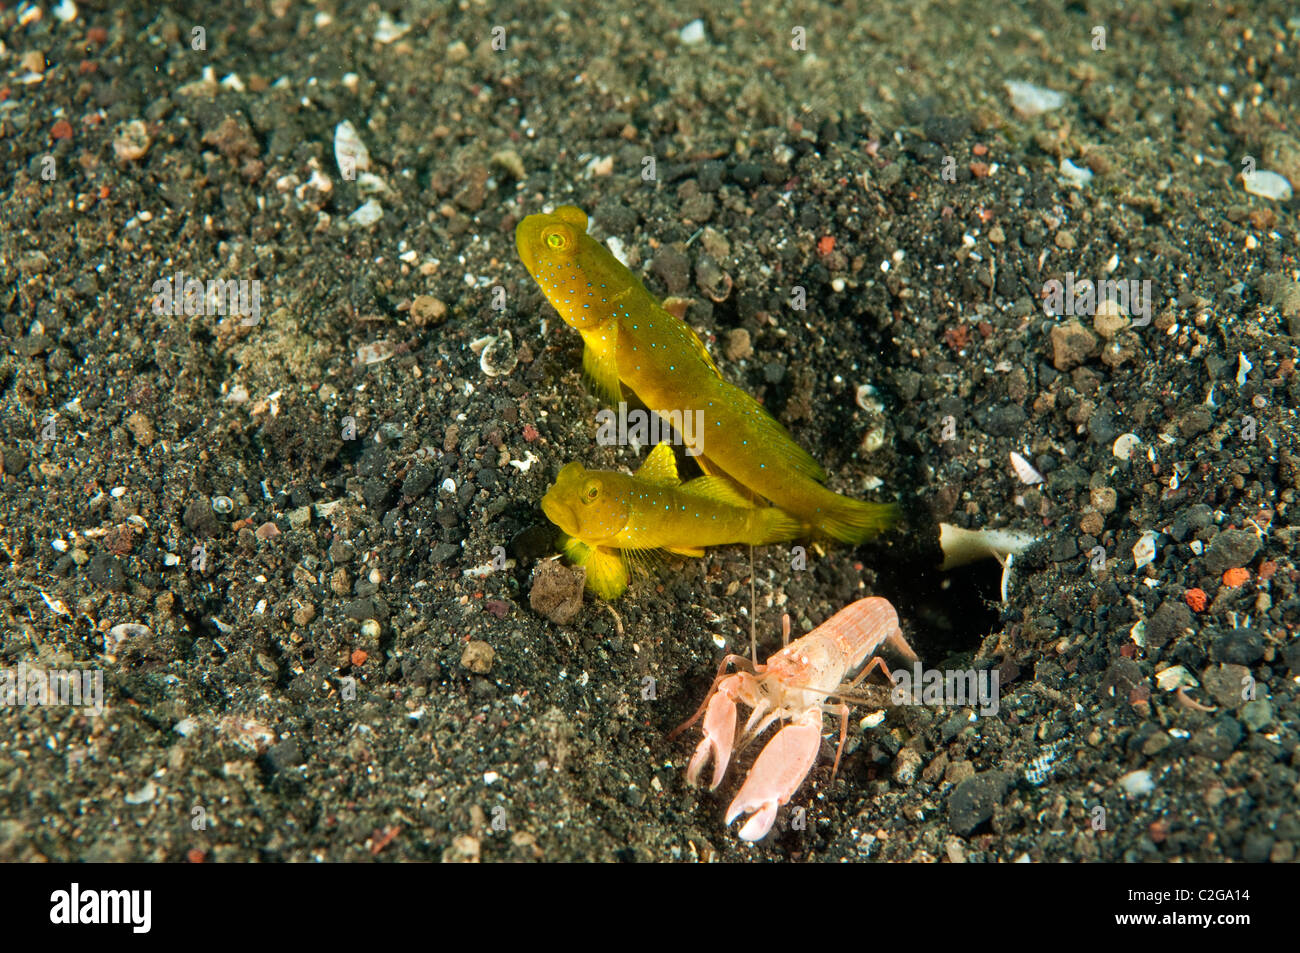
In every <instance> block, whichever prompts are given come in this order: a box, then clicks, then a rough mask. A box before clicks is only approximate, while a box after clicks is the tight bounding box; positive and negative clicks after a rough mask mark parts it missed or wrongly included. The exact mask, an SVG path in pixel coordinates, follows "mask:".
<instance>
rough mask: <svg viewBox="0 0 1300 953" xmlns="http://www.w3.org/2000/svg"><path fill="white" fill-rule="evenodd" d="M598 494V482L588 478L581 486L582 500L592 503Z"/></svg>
mask: <svg viewBox="0 0 1300 953" xmlns="http://www.w3.org/2000/svg"><path fill="white" fill-rule="evenodd" d="M598 496H600V484H599V483H597V482H596V481H595V480H588V481H587V485H586V486H584V487H583V488H582V502H584V503H594V502H596V497H598Z"/></svg>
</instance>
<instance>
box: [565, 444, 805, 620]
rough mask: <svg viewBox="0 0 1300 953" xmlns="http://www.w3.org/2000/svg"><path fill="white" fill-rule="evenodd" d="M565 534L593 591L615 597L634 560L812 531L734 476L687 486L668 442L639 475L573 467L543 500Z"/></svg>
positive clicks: (696, 481)
mask: <svg viewBox="0 0 1300 953" xmlns="http://www.w3.org/2000/svg"><path fill="white" fill-rule="evenodd" d="M542 511H543V512H544V513H546V516H547V518H548V519H550V521H551V522H552V523H554V524H555V525H556V526H558V527H559V528H560V529H561V530H562V531H563V532H564V534H565V539H564V541H563V543H562V546H563V548H564V551H565V554H566V555H567V556H568V557H569V558H570V559H571V560H572V561H573V562H575V563H577V564H578V565H581V566H585V567H586V569H587V588H588V589H590V590H591V591H592V592H594V593H595V594H596V595H598V596H600V597H601V598H602V599H613V598H615V597H617V596H619V595H621V594H622V592H623V590H624V589H626V588H627V580H628V558H629V556H630V557H632V558H634V559H635V558H636V557H637V555H638V554H644V553H646V552H648V551H649V550H655V549H666V550H668V551H669V552H673V553H678V554H680V555H683V556H703V555H704V548H703V547H705V546H723V545H726V544H728V543H751V544H753V545H755V546H757V545H762V544H764V543H777V542H782V541H785V540H791V539H797V538H799V537H800V536H802V535H804V534H805V533H806V532H807V527H806V526H804V525H803V524H802V523H800V522H799V520H797V519H795V518H794V517H793V516H791V515H790V514H789V513H786V512H784V511H783V510H780V509H778V508H777V507H775V506H755V505H754V504H753V503H752V502H750V501H749V500H746V499H745V498H744V497H743V496H742V495H741V494H740V493H739V492H738V490H737V489H736V487H735V485H734V484H732V483H731V481H730V480H728V479H727V478H726V477H720V476H703V477H698V478H697V479H694V480H691V481H690V482H688V483H682V482H681V480H679V479H678V477H677V463H676V460H675V459H674V457H673V452H672V448H671V447H669V446H668V444H666V443H661V444H659V445H658V446H657V447H655V448H654V450H652V451H651V452H650V455H649V456H648V457H646V460H645V463H643V464H642V465H641V468H640V469H639V470H637V472H636V475H635V476H628V475H627V474H625V473H615V472H613V471H609V470H587V469H585V468H584V467H583V466H582V464H580V463H570V464H568V465H567V466H565V467H564V469H562V470H561V471H560V475H559V477H558V478H557V479H556V481H555V485H554V486H552V487H551V488H550V489H549V490H547V491H546V495H545V496H544V497H542Z"/></svg>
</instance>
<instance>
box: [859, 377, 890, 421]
mask: <svg viewBox="0 0 1300 953" xmlns="http://www.w3.org/2000/svg"><path fill="white" fill-rule="evenodd" d="M876 394H877V391H876V388H875V387H873V386H872V385H871V384H859V385H858V389H857V392H856V393H855V394H854V400H855V401H856V402H857V405H858V406H859V407H861V408H862V409H863V410H865V411H867V412H868V413H873V414H879V413H881V412H883V411H884V409H885V405H884V403H883V402H882V401H881V400H880V398H879V397H878V396H876Z"/></svg>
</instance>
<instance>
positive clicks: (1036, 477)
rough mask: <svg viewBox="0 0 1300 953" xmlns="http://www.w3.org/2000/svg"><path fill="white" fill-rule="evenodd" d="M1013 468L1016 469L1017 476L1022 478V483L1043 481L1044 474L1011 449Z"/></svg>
mask: <svg viewBox="0 0 1300 953" xmlns="http://www.w3.org/2000/svg"><path fill="white" fill-rule="evenodd" d="M1011 469H1013V470H1015V471H1016V476H1018V477H1019V478H1020V482H1021V483H1029V484H1033V483H1042V482H1043V475H1042V474H1041V473H1039V472H1038V471H1037V470H1035V469H1034V466H1033V464H1031V463H1030V462H1029V461H1028V460H1026V459H1025V458H1024V457H1022V456H1021V455H1020V454H1018V453H1016V452H1015V451H1014V450H1012V451H1011Z"/></svg>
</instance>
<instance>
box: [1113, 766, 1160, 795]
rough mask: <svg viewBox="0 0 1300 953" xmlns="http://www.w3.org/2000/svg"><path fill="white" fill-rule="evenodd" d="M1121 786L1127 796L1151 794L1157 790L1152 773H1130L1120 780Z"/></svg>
mask: <svg viewBox="0 0 1300 953" xmlns="http://www.w3.org/2000/svg"><path fill="white" fill-rule="evenodd" d="M1119 786H1120V787H1121V788H1123V789H1124V791H1125V793H1127V794H1150V793H1151V792H1152V791H1154V790H1155V789H1156V783H1155V781H1153V780H1152V779H1151V772H1150V771H1130V772H1129V773H1128V774H1126V775H1124V776H1123V777H1122V778H1120V779H1119Z"/></svg>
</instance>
